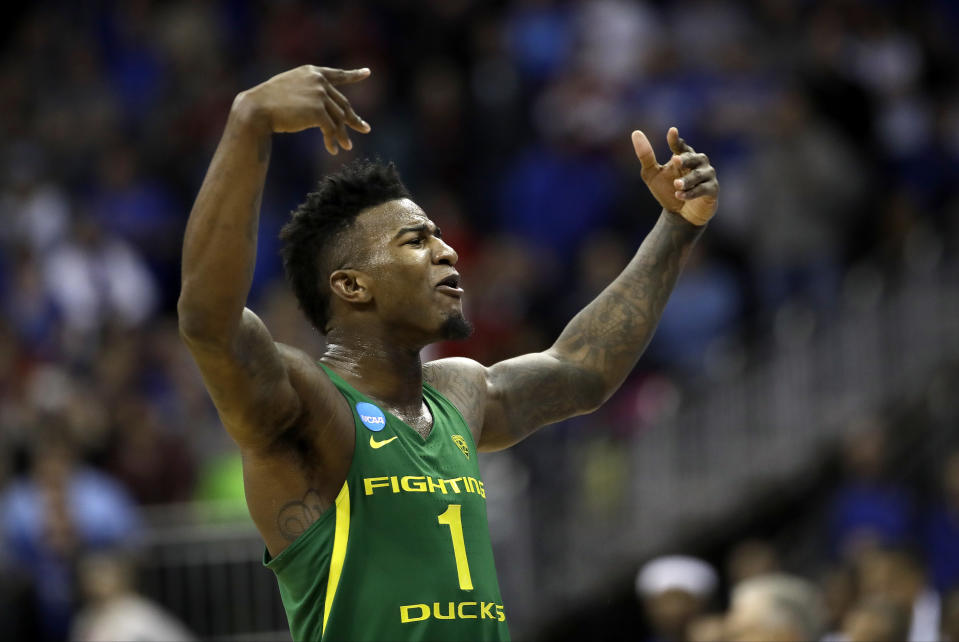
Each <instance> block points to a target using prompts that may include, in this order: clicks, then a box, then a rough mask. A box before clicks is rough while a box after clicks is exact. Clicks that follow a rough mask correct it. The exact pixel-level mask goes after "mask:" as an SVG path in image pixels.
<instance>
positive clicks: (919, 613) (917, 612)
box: [857, 547, 941, 642]
mask: <svg viewBox="0 0 959 642" xmlns="http://www.w3.org/2000/svg"><path fill="white" fill-rule="evenodd" d="M857 572H858V579H859V592H860V596H861V598H862V599H864V600H868V599H872V598H877V599H881V600H887V601H889V602H892V603H893V604H895V605H896V606H898V607H899V608H900V609H902V610H903V611H904V612H905V613H906V614H907V616H908V619H909V629H908V632H909V635H908V637H907V638H905V639H907V640H909V642H925V641H926V640H935V639H936V638H937V637H938V635H939V617H940V610H941V605H940V598H939V594H938V593H937V592H936V591H935V589H933V588H932V587H931V586H929V585H928V584H927V580H926V575H925V571H924V569H923V567H922V565H921V563H920V561H919V559H918V558H917V556H916V554H915V553H913V552H912V551H910V550H908V549H906V548H901V547H900V548H889V547H887V548H881V549H877V550H871V551H865V552H864V553H863V554H862V555H861V556H860V558H859V560H858V563H857Z"/></svg>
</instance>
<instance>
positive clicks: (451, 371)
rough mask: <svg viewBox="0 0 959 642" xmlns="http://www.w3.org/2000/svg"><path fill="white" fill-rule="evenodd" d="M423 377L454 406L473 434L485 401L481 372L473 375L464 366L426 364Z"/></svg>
mask: <svg viewBox="0 0 959 642" xmlns="http://www.w3.org/2000/svg"><path fill="white" fill-rule="evenodd" d="M474 375H475V376H474ZM423 377H424V379H425V380H426V382H427V383H429V384H430V385H431V386H433V387H434V388H436V389H437V390H439V391H440V393H441V394H442V395H443V396H444V397H446V398H447V399H449V401H450V402H451V403H452V404H453V405H454V406H456V408H457V409H458V410H459V411H460V414H462V415H463V418H464V419H466V422H467V423H468V424H469V426H470V428H471V429H473V430H474V432H475V431H476V429H477V428H478V427H479V424H480V423H481V422H482V417H483V404H484V401H485V399H486V382H485V379H484V377H483V375H482V371H478V372H477V373H474V372H473V371H472V369H470V368H468V367H466V366H463V367H457V366H454V365H451V364H427V366H426V367H425V368H424V369H423Z"/></svg>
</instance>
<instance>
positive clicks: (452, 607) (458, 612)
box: [400, 602, 506, 624]
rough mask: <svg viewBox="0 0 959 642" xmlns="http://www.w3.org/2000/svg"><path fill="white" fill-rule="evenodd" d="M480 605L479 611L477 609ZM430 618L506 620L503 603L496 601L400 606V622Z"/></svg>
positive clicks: (420, 620)
mask: <svg viewBox="0 0 959 642" xmlns="http://www.w3.org/2000/svg"><path fill="white" fill-rule="evenodd" d="M477 606H479V612H478V613H477V611H476V610H475V609H476V607H477ZM430 618H436V619H437V620H477V619H479V620H496V621H498V622H505V621H506V613H505V612H504V611H503V605H502V604H497V603H496V602H433V608H430V606H429V605H428V604H406V605H403V606H401V607H400V622H401V623H403V624H408V623H409V622H422V621H423V620H428V619H430Z"/></svg>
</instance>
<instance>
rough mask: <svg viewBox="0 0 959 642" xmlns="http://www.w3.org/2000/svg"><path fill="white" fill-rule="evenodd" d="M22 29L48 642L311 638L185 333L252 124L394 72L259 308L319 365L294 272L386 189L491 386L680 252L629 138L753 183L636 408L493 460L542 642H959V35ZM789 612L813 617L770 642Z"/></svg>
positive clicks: (801, 23)
mask: <svg viewBox="0 0 959 642" xmlns="http://www.w3.org/2000/svg"><path fill="white" fill-rule="evenodd" d="M0 29H2V55H0V114H2V118H0V132H2V134H0V162H2V167H3V171H2V175H0V309H2V320H0V529H2V532H0V535H2V538H3V545H2V548H0V628H2V630H4V631H5V632H8V633H9V635H10V636H11V639H44V640H62V639H67V638H69V637H73V638H76V639H133V638H136V639H142V640H146V639H166V640H172V639H191V638H194V637H195V638H204V639H232V640H242V639H274V638H277V639H282V638H283V637H284V636H286V637H288V633H286V632H285V630H284V629H285V626H286V623H285V620H284V618H283V615H282V610H281V607H280V606H279V602H278V597H277V592H276V587H275V580H274V579H273V578H272V576H271V575H270V574H269V572H268V571H266V570H265V569H263V568H261V567H260V558H261V555H262V545H261V544H260V542H259V540H258V538H257V536H256V533H255V531H254V530H253V527H252V524H251V523H250V521H249V518H248V517H247V516H246V513H245V506H244V503H243V488H242V479H241V476H240V462H239V456H238V454H237V452H236V449H235V448H234V447H233V445H232V443H231V442H230V441H229V439H228V438H227V437H226V435H225V433H224V432H223V430H222V428H221V427H220V425H219V423H218V420H217V417H216V414H215V411H214V410H213V408H212V406H211V404H210V402H209V400H208V398H207V395H206V393H205V391H204V388H203V385H202V382H201V381H200V379H199V376H198V373H197V371H196V369H195V368H194V366H193V364H192V362H191V360H190V357H189V355H188V354H187V352H186V350H185V349H184V347H183V346H182V344H181V343H180V342H179V339H178V335H177V327H176V317H175V312H176V310H175V302H176V298H177V295H178V288H179V256H180V244H181V240H182V233H183V229H184V225H185V222H186V218H187V216H188V213H189V210H190V206H191V203H192V200H193V197H194V195H195V193H196V191H197V190H198V188H199V185H200V183H201V181H202V179H203V175H204V172H205V169H206V167H207V164H208V163H209V161H210V158H211V156H212V153H213V150H214V148H215V145H216V143H217V141H218V139H219V136H220V133H221V131H222V127H223V125H224V122H225V119H226V115H227V112H228V110H229V107H230V104H231V102H232V99H233V97H234V96H235V95H236V93H238V92H239V91H241V90H243V89H246V88H248V87H250V86H253V85H255V84H257V83H259V82H262V81H263V80H265V79H266V78H268V77H270V76H271V75H273V74H275V73H278V72H280V71H284V70H286V69H288V68H291V67H294V66H298V65H301V64H307V63H310V64H319V65H326V66H341V67H364V66H365V67H370V68H371V69H372V70H373V75H372V77H371V78H370V79H369V80H367V81H365V82H364V83H362V84H360V85H356V86H353V87H349V88H348V89H347V91H346V93H347V95H348V97H349V98H350V100H351V101H352V103H353V105H354V106H355V108H356V111H357V112H358V113H359V114H360V115H361V116H362V117H363V118H364V119H366V120H367V121H368V122H369V123H371V125H372V128H373V129H372V133H370V134H369V135H367V136H361V135H354V137H353V138H354V143H355V150H354V152H351V153H342V152H341V154H340V155H339V156H336V157H331V156H328V155H327V154H326V153H325V151H324V150H323V146H322V143H321V140H320V138H319V133H318V132H307V133H301V134H297V135H290V136H278V137H276V140H275V143H274V152H273V159H272V167H271V169H270V173H269V177H268V183H267V189H266V194H265V197H264V200H263V213H262V225H261V235H260V245H259V256H258V264H257V270H256V278H255V283H254V288H253V292H252V294H251V297H250V306H251V307H252V308H253V309H254V310H256V311H257V312H258V313H259V314H260V315H261V316H262V317H263V318H264V319H265V320H266V322H267V325H268V326H269V328H270V329H271V331H272V333H273V335H274V337H275V338H276V339H277V340H281V341H284V342H288V343H293V344H296V345H298V346H301V347H304V348H305V349H308V350H311V351H313V352H314V353H316V354H318V353H319V352H320V351H321V350H322V347H323V340H322V337H321V336H320V335H318V334H317V333H316V332H315V331H313V330H312V329H311V328H310V327H309V326H308V324H307V323H306V322H305V321H304V320H303V319H302V318H301V316H300V315H299V312H298V310H297V309H296V303H295V301H294V300H293V298H292V295H291V294H290V293H289V291H288V289H287V287H286V285H285V283H284V282H283V279H282V270H281V265H280V261H279V259H278V242H277V240H276V236H277V232H278V230H279V227H280V226H281V225H282V223H283V221H284V219H285V218H286V217H287V216H288V213H289V212H290V211H291V210H292V209H293V208H294V207H295V206H296V205H297V204H298V203H299V202H300V201H301V200H302V199H303V197H304V195H305V194H306V192H307V191H309V190H311V189H312V187H313V186H314V185H315V183H316V181H317V179H318V178H319V177H321V176H322V175H324V174H325V173H327V172H329V171H333V170H335V169H336V168H337V167H338V166H339V165H340V164H341V163H343V162H345V161H347V160H349V159H350V158H352V157H354V156H355V155H363V156H373V155H379V156H380V157H382V158H383V159H386V160H392V161H395V162H396V163H397V165H398V166H399V168H400V171H401V173H402V175H403V176H404V179H405V180H406V182H407V184H408V185H409V186H410V188H411V190H412V192H413V195H414V198H415V200H416V201H417V202H418V203H419V204H420V205H422V206H423V207H424V209H425V210H426V212H427V213H428V214H429V215H430V216H431V217H432V218H433V219H434V220H436V221H437V222H438V223H439V224H440V225H441V226H442V228H443V230H444V238H446V239H447V240H448V241H449V242H450V243H451V244H452V245H453V246H454V247H455V248H456V250H457V251H458V252H459V255H460V264H459V266H458V267H459V269H460V271H461V272H462V273H463V275H464V285H465V289H466V292H467V305H468V313H469V316H470V317H471V319H472V320H473V321H474V323H475V325H476V333H475V335H474V336H473V337H472V338H471V339H469V340H468V341H466V342H460V343H456V344H441V345H437V346H432V347H430V348H429V349H428V350H427V352H428V354H427V355H425V356H426V357H427V358H434V357H440V356H447V355H452V354H460V355H465V356H469V357H472V358H475V359H477V360H479V361H481V362H482V363H484V364H490V363H493V362H495V361H498V360H500V359H503V358H506V357H510V356H513V355H516V354H519V353H523V352H528V351H535V350H542V349H544V348H546V347H548V346H549V344H550V343H551V342H552V340H553V339H554V338H555V336H556V335H557V334H558V332H559V331H560V330H561V329H562V327H563V326H564V325H565V323H566V322H567V321H568V320H569V318H570V317H571V316H572V314H574V313H575V312H576V311H577V310H578V309H579V308H580V307H581V306H582V305H584V304H585V303H586V302H588V301H589V300H590V299H591V297H593V296H595V294H597V293H598V292H599V290H600V289H602V287H604V286H605V284H607V283H608V282H609V281H610V280H611V279H612V278H614V277H615V275H616V274H617V273H618V271H619V270H620V269H622V267H624V266H625V264H626V262H627V261H628V259H629V258H630V257H631V256H632V254H633V252H634V251H635V249H636V248H637V247H638V244H639V243H640V241H641V240H642V238H643V236H644V235H645V233H646V232H647V231H648V230H649V229H650V227H651V226H652V224H653V223H654V221H655V219H656V217H657V216H658V213H659V211H658V207H657V206H656V204H655V202H654V200H653V199H652V197H651V196H650V195H649V194H648V192H647V190H646V188H645V186H644V185H643V183H642V181H641V180H640V177H639V164H638V162H637V160H636V158H635V155H634V153H633V151H632V147H631V144H630V142H629V132H630V131H631V130H633V129H637V128H638V129H642V130H644V131H645V132H647V134H648V135H649V137H650V139H651V140H652V141H653V143H654V146H655V147H656V150H657V154H658V156H659V159H660V161H664V160H666V159H667V158H668V156H667V153H668V149H667V147H666V144H665V133H666V130H667V128H668V127H669V126H672V125H675V126H677V127H678V128H679V130H680V132H681V135H682V136H683V137H684V138H685V139H686V140H687V141H689V142H690V143H691V144H692V145H693V146H694V147H695V148H696V149H697V150H698V151H702V152H706V153H707V154H708V155H709V157H710V159H711V162H712V164H713V165H714V166H715V167H716V168H717V170H718V174H719V177H720V182H721V185H722V192H721V195H720V209H719V213H718V215H717V217H716V219H714V221H713V222H712V223H710V225H709V229H708V230H707V232H706V234H705V235H704V236H703V238H702V240H701V242H700V244H699V246H698V248H697V250H696V252H695V254H694V256H693V257H692V258H691V260H690V263H689V265H688V267H687V268H686V272H685V274H684V275H683V277H682V280H681V282H680V283H679V285H678V287H677V289H676V291H675V292H674V294H673V297H672V299H671V302H670V304H669V306H668V308H667V310H666V312H665V314H664V317H663V320H662V322H661V324H660V327H659V330H658V332H657V335H656V337H655V338H654V340H653V342H652V344H651V345H650V347H649V350H648V351H647V353H646V355H645V356H644V357H643V358H642V360H641V361H640V363H639V365H638V366H637V368H636V369H635V371H634V372H633V374H632V376H631V377H630V378H629V379H628V380H627V382H626V383H625V384H624V386H623V388H622V389H621V390H620V392H619V393H617V395H616V396H615V397H614V398H613V399H612V400H611V401H610V402H609V403H608V404H607V405H606V406H605V407H604V408H603V409H601V410H600V411H599V412H597V413H595V414H593V415H591V416H588V417H584V418H578V419H576V420H572V421H568V422H564V423H563V424H561V425H558V426H554V427H551V428H548V429H545V430H543V431H541V432H540V433H538V434H537V435H535V436H534V437H532V438H530V439H528V440H527V441H526V442H524V443H523V444H521V445H519V446H518V447H516V448H514V449H512V450H511V451H509V452H506V453H500V454H495V455H489V456H486V457H485V458H484V459H483V460H482V461H483V463H482V465H483V469H484V476H485V478H486V480H487V484H488V488H489V511H490V522H491V528H492V531H493V536H494V546H495V548H496V552H497V563H498V567H499V570H500V575H501V582H502V588H503V594H504V600H505V605H506V611H507V614H508V617H509V618H510V621H511V627H512V631H513V635H514V638H515V639H520V640H522V639H530V640H584V639H605V640H627V639H628V640H636V639H639V640H659V641H662V642H672V641H674V640H684V639H690V640H693V639H698V640H703V641H705V640H711V639H713V640H715V639H732V638H736V637H740V638H742V639H747V638H748V636H747V634H745V633H743V632H742V631H743V630H746V629H744V628H743V627H746V628H748V627H750V626H752V627H753V628H752V629H750V630H757V629H756V627H759V629H758V630H760V631H764V632H761V633H758V634H756V635H759V638H758V639H771V637H772V636H773V635H774V633H775V631H774V630H773V629H775V627H776V626H786V629H788V630H790V631H792V632H793V633H796V632H797V631H799V633H798V634H797V635H798V638H794V639H811V636H813V635H815V637H817V638H818V637H820V636H822V635H827V639H831V640H855V639H874V640H877V639H881V636H882V635H886V634H887V633H888V635H889V636H891V637H888V639H904V638H905V637H908V638H909V639H913V640H922V639H935V638H936V637H942V638H943V639H947V638H948V639H952V640H954V641H955V640H959V597H957V595H959V593H957V592H956V587H957V586H959V454H957V453H959V400H957V395H956V393H955V390H956V386H957V384H959V287H957V286H959V273H957V261H956V247H957V243H959V195H957V191H956V189H955V185H956V183H957V179H959V83H957V80H959V67H957V65H956V60H957V59H959V58H957V54H959V51H957V46H956V39H957V37H959V5H957V4H956V3H953V2H949V1H948V0H939V1H932V0H930V1H928V2H896V1H893V0H887V1H881V2H876V1H868V0H835V1H822V2H816V1H798V0H797V1H790V0H762V1H758V2H752V3H738V2H732V1H724V0H672V1H668V2H660V1H649V2H630V1H627V0H593V1H587V0H582V1H556V0H526V1H515V2H503V1H499V2H479V1H476V0H432V1H428V2H413V1H412V0H391V1H384V2H376V3H373V2H349V3H347V2H325V3H309V2H299V1H292V0H285V1H281V2H248V1H243V0H209V1H202V2H151V1H146V0H133V1H126V2H83V3H74V2H34V3H24V4H21V5H17V6H16V7H14V8H13V9H12V13H8V18H7V19H6V20H5V21H4V22H3V25H2V26H0ZM667 554H680V555H682V556H684V557H681V558H676V557H666V558H663V557H662V556H664V555H667ZM690 558H694V559H690ZM647 563H649V564H647ZM641 567H642V568H643V569H644V573H645V574H644V575H637V574H638V572H639V571H640V569H641ZM756 577H760V578H763V577H765V578H767V579H768V578H770V577H771V578H772V579H779V580H796V582H793V584H789V586H786V585H787V584H788V582H785V581H784V582H779V583H778V584H777V583H776V582H772V583H770V586H773V585H775V586H773V588H771V589H770V588H768V587H766V586H765V585H763V587H761V589H762V590H761V591H757V594H758V593H762V594H763V595H773V594H775V592H776V590H779V589H778V588H777V587H780V588H781V587H782V586H786V588H785V589H783V590H787V592H788V591H793V593H796V594H798V593H802V591H800V590H799V589H796V586H801V587H802V589H803V591H805V593H804V594H805V595H806V596H807V597H808V599H807V600H806V602H803V604H808V605H812V606H809V607H808V609H806V611H803V610H802V608H800V607H796V608H794V609H792V610H791V611H790V612H788V613H785V614H784V615H783V616H782V617H781V618H778V619H777V618H769V617H763V615H762V614H763V613H766V614H767V615H768V613H770V612H771V610H770V609H759V612H760V615H756V614H755V613H753V614H752V616H754V619H753V620H748V618H749V617H751V616H750V614H749V609H747V608H746V607H743V609H740V610H737V609H739V607H738V606H737V604H739V602H738V601H737V600H738V598H736V599H733V597H734V595H739V594H740V593H743V594H744V593H745V591H741V592H740V593H734V589H735V587H736V586H739V585H742V583H743V582H746V581H747V580H748V579H749V578H754V579H755V578H756ZM797 582H798V584H797ZM803 582H804V583H803ZM790 587H791V588H790ZM763 591H765V593H763ZM790 595H792V593H791V594H790ZM809 596H811V597H809ZM745 601H746V600H745V598H744V600H743V603H745ZM798 602H801V600H798ZM798 602H797V603H798ZM740 611H742V612H740ZM753 611H755V609H753ZM800 612H801V613H800ZM797 613H800V615H799V616H797V615H796V614H797ZM747 620H748V622H747ZM773 620H775V621H773ZM743 622H747V623H746V624H743ZM783 622H785V623H786V624H785V625H784V624H783ZM797 622H798V624H797ZM803 623H805V625H807V626H806V628H802V626H801V625H802V624H803ZM810 623H812V624H810ZM736 627H740V628H736ZM762 627H767V628H766V629H763V628H762ZM768 627H773V629H770V628H768ZM790 627H792V628H790ZM810 627H813V628H810ZM869 627H872V628H869ZM883 627H885V628H883ZM897 627H898V628H897ZM776 631H778V629H776ZM813 632H815V633H813ZM906 632H908V636H906V635H905V634H906ZM775 634H777V635H778V633H775ZM897 636H898V637H897ZM784 639H785V638H784Z"/></svg>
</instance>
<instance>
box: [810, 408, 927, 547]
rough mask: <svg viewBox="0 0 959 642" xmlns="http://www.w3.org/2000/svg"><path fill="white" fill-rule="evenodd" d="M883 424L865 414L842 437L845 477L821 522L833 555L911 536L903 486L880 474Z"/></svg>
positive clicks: (910, 516) (910, 515) (900, 541)
mask: <svg viewBox="0 0 959 642" xmlns="http://www.w3.org/2000/svg"><path fill="white" fill-rule="evenodd" d="M884 428H885V426H884V424H883V422H882V421H881V420H880V419H879V418H877V417H873V418H867V419H865V420H862V421H861V422H860V424H859V425H858V426H857V427H855V429H854V430H853V431H852V432H851V434H850V435H849V436H848V437H847V438H846V440H845V444H844V448H843V465H844V472H845V479H844V481H843V482H842V483H841V484H840V486H839V488H838V489H837V490H836V492H835V494H834V496H833V499H832V505H831V508H830V515H829V522H828V526H827V528H828V536H829V543H830V549H831V553H832V554H833V556H834V557H835V558H837V559H840V560H852V559H854V558H855V557H857V556H858V555H859V554H860V553H861V552H862V551H863V550H864V549H868V548H873V547H875V546H893V545H902V544H906V543H907V542H908V541H909V540H910V538H911V537H912V536H913V527H914V521H913V520H914V518H915V516H914V507H913V503H912V499H911V497H910V495H909V492H908V491H907V490H906V489H905V488H903V487H902V486H901V485H899V484H897V483H895V482H892V481H889V480H888V478H887V475H886V474H885V473H886V471H885V464H886V447H885V444H886V437H885V435H884V432H883V431H884Z"/></svg>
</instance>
